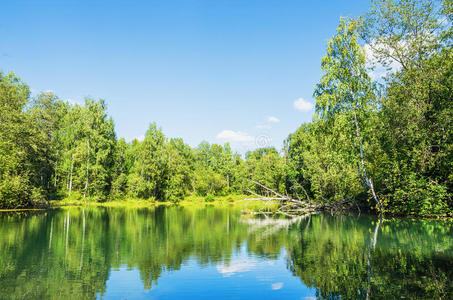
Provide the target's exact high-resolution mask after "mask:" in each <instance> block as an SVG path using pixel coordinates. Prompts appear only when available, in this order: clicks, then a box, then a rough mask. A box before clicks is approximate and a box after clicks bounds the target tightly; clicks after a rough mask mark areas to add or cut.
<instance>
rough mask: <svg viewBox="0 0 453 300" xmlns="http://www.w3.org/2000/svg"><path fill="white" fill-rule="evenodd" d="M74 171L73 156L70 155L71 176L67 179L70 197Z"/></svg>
mask: <svg viewBox="0 0 453 300" xmlns="http://www.w3.org/2000/svg"><path fill="white" fill-rule="evenodd" d="M73 170H74V154H73V155H72V158H71V175H70V179H69V196H71V191H72V171H73Z"/></svg>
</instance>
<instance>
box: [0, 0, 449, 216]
mask: <svg viewBox="0 0 453 300" xmlns="http://www.w3.org/2000/svg"><path fill="white" fill-rule="evenodd" d="M452 21H453V1H451V0H443V1H429V0H423V1H415V0H377V1H373V2H372V5H371V6H370V9H369V11H368V13H366V14H365V15H363V16H361V17H358V18H355V19H353V18H342V19H340V21H339V25H338V28H337V30H336V33H335V34H334V36H333V37H332V38H331V39H330V40H329V41H328V43H327V47H326V54H325V56H324V57H323V58H322V61H321V70H322V72H323V75H322V77H321V78H320V79H319V82H318V83H317V84H316V86H315V88H314V94H313V96H314V98H315V100H316V107H315V114H314V117H313V120H312V121H311V122H310V123H305V124H302V125H301V126H300V127H299V128H298V129H297V130H296V131H295V132H294V133H291V134H289V136H288V138H287V139H286V140H285V143H284V144H285V146H284V148H283V150H282V151H281V152H279V151H278V150H277V149H274V148H261V149H256V150H254V151H250V152H248V153H246V154H245V157H242V156H241V155H239V154H237V153H235V152H233V151H232V149H231V147H230V146H229V145H228V144H225V145H218V144H210V143H207V142H202V143H201V144H200V145H199V146H197V147H190V146H189V145H187V144H185V143H184V141H183V140H182V139H181V138H169V137H167V136H165V134H164V133H163V131H162V129H161V128H160V127H159V126H158V125H157V124H155V123H151V124H150V126H149V129H148V130H147V132H146V134H145V138H144V140H143V141H139V140H136V139H135V140H133V141H131V142H126V141H125V139H123V138H118V137H117V135H116V133H115V124H114V121H113V120H112V118H111V117H109V115H108V113H107V104H106V101H104V100H96V99H91V98H86V99H85V103H84V104H83V105H78V104H70V103H68V102H67V101H64V100H62V99H60V98H59V97H58V96H57V95H55V94H53V93H51V92H43V93H40V94H38V95H36V96H32V94H31V91H30V87H29V86H28V85H27V84H26V83H24V82H23V81H22V80H21V79H20V78H19V77H18V76H16V75H15V74H13V73H8V74H6V73H0V111H1V113H0V208H27V207H36V206H43V205H46V203H47V202H48V201H49V200H58V199H74V200H81V201H93V202H104V201H113V200H121V199H126V198H130V199H145V200H149V201H168V202H174V203H177V202H179V201H181V200H182V199H184V198H185V197H188V196H191V195H192V196H199V197H203V199H204V200H205V201H213V200H214V199H215V197H217V196H224V195H236V194H237V195H239V194H247V193H248V192H249V191H251V192H254V193H258V194H262V193H263V192H264V191H263V190H262V187H260V186H257V185H255V184H254V183H253V182H254V181H255V182H259V183H260V184H262V185H264V186H266V187H268V188H270V189H273V190H274V191H277V192H279V193H282V194H287V195H292V196H294V197H298V198H299V199H304V201H308V202H312V203H329V202H334V201H339V200H342V199H353V200H354V201H355V202H356V203H357V204H358V205H359V206H360V207H362V208H366V209H369V210H370V211H373V212H376V213H385V214H388V215H405V216H427V217H432V216H451V215H452V214H453V172H452V170H453V124H452V120H453V52H452V47H451V46H452V44H451V42H452V27H451V24H452ZM377 75H379V76H377Z"/></svg>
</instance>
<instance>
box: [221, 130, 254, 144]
mask: <svg viewBox="0 0 453 300" xmlns="http://www.w3.org/2000/svg"><path fill="white" fill-rule="evenodd" d="M217 138H218V139H219V140H224V141H228V142H237V143H247V142H253V141H254V140H255V138H254V137H253V136H250V135H248V134H247V133H244V132H241V131H233V130H222V131H221V132H219V134H217Z"/></svg>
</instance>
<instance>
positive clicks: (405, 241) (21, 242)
mask: <svg viewBox="0 0 453 300" xmlns="http://www.w3.org/2000/svg"><path fill="white" fill-rule="evenodd" d="M367 297H368V298H370V299H393V298H395V299H396V298H398V299H401V298H409V299H438V298H441V299H442V298H444V299H452V298H453V226H452V224H451V222H447V221H436V220H410V219H395V220H378V219H377V218H376V217H373V216H366V215H361V216H354V215H353V216H330V215H327V214H318V215H312V216H309V217H300V218H297V219H285V218H256V217H254V218H253V217H247V216H243V215H242V214H241V212H239V211H238V210H235V209H228V208H214V207H206V208H182V207H169V208H165V207H158V208H149V209H130V208H96V207H87V208H82V207H72V208H61V209H54V210H48V211H45V212H39V213H37V212H35V213H6V212H3V213H0V299H91V298H98V299H326V298H327V299H340V298H341V299H366V298H367Z"/></svg>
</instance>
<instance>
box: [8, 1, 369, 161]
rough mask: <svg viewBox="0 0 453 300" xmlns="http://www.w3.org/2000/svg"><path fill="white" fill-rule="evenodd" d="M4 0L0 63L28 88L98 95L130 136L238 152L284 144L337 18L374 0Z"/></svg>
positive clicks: (302, 113)
mask: <svg viewBox="0 0 453 300" xmlns="http://www.w3.org/2000/svg"><path fill="white" fill-rule="evenodd" d="M1 2H2V3H1V5H0V6H1V9H0V36H1V37H2V38H1V39H0V70H2V71H3V72H10V71H13V72H15V73H16V74H17V75H18V76H19V77H21V78H22V79H23V80H24V81H25V82H26V83H28V84H29V85H30V87H31V88H32V90H33V92H34V93H38V92H40V91H46V90H53V91H54V92H55V93H56V94H57V95H58V96H59V97H60V98H61V99H64V100H65V99H70V101H73V102H83V98H84V97H85V96H91V97H93V98H96V99H98V98H102V99H105V100H106V102H107V104H108V111H109V114H110V115H111V116H112V117H113V119H114V120H115V128H116V132H117V135H118V137H124V138H126V140H131V139H133V138H135V137H140V136H143V135H144V133H145V131H146V130H147V128H148V125H149V123H150V122H156V123H157V124H158V125H159V126H161V127H162V128H163V131H164V133H165V134H166V135H167V136H169V137H181V138H183V139H184V141H185V142H187V143H189V144H190V145H192V146H196V145H198V144H199V143H200V142H201V141H203V140H205V141H208V142H215V143H224V142H225V141H230V142H231V144H232V146H233V148H234V149H235V150H236V151H238V152H241V153H244V152H245V151H246V150H248V149H253V148H255V147H256V146H257V145H259V146H261V145H266V146H267V145H272V146H275V147H277V148H281V146H282V145H283V140H284V139H285V138H286V137H287V136H288V134H289V133H291V132H293V131H295V130H296V129H297V128H298V126H300V124H302V123H303V122H307V121H310V120H311V117H312V115H313V110H312V109H311V108H310V104H309V103H312V104H313V98H312V93H313V86H314V85H315V84H316V82H317V81H318V80H319V78H320V76H321V72H320V60H321V57H322V56H324V53H325V49H326V42H327V40H328V39H329V38H330V37H331V36H332V35H333V34H334V32H335V29H336V27H337V24H338V19H339V17H340V16H351V17H354V16H357V15H360V14H363V13H364V12H366V10H367V9H368V5H369V2H368V1H366V0H349V1H333V0H332V1H330V0H324V1H311V0H299V1H286V0H279V1H265V0H261V1H247V0H242V1H213V0H211V1H170V0H165V1H53V2H51V1H20V0H18V1H1ZM301 98H302V99H303V100H301ZM296 101H297V102H296ZM295 102H296V103H295ZM307 102H308V103H307ZM297 108H298V109H297Z"/></svg>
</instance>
